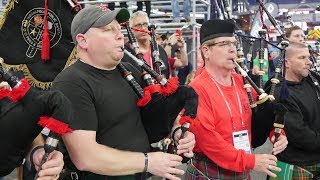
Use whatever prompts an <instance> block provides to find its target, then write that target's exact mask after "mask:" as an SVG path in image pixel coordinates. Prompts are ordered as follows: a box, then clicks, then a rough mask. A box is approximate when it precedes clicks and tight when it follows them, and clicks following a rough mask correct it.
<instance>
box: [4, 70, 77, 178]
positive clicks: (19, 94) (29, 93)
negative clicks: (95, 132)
mask: <svg viewBox="0 0 320 180" xmlns="http://www.w3.org/2000/svg"><path fill="white" fill-rule="evenodd" d="M0 77H1V78H0V79H1V81H6V82H7V83H8V84H9V85H10V87H11V88H9V89H8V88H1V89H0V119H1V120H0V128H1V130H0V142H1V143H2V146H1V150H0V151H1V152H0V176H5V175H7V174H9V173H10V172H11V171H12V170H14V169H15V168H16V167H18V166H19V165H21V163H22V161H23V158H24V157H25V155H26V154H27V152H28V151H29V149H28V148H30V147H31V143H32V142H33V140H34V139H35V138H36V137H37V136H38V135H39V133H40V132H41V131H42V129H43V128H44V127H46V128H48V129H49V130H50V134H49V136H48V138H47V140H46V143H45V145H44V149H45V155H44V157H43V162H42V164H43V163H44V162H45V161H46V158H47V157H48V155H49V154H50V153H51V152H52V151H53V150H54V149H55V147H56V145H57V143H58V141H59V137H60V136H63V135H64V134H65V133H69V132H72V130H71V129H70V128H69V127H68V120H69V119H71V118H72V115H71V112H72V111H71V104H70V102H69V100H68V99H67V98H66V97H65V96H64V95H63V94H62V93H60V92H58V91H41V90H38V89H36V88H33V87H30V85H29V84H28V81H27V80H26V79H20V78H18V77H17V76H15V75H13V73H12V72H11V71H9V70H5V69H3V68H2V65H1V66H0ZM42 164H41V166H42ZM41 166H40V167H41Z"/></svg>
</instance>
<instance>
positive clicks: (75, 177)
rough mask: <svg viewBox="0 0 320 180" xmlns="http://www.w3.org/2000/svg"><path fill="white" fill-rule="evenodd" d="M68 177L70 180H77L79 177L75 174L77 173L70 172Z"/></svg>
mask: <svg viewBox="0 0 320 180" xmlns="http://www.w3.org/2000/svg"><path fill="white" fill-rule="evenodd" d="M70 177H71V179H72V180H78V179H79V176H78V174H77V172H71V173H70Z"/></svg>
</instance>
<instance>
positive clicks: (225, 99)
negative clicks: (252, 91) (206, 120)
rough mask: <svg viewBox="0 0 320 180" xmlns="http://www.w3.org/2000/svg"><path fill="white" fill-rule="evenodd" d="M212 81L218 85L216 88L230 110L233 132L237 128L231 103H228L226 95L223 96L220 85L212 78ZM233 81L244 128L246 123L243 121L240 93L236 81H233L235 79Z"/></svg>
mask: <svg viewBox="0 0 320 180" xmlns="http://www.w3.org/2000/svg"><path fill="white" fill-rule="evenodd" d="M211 79H212V81H213V82H214V84H215V85H216V87H217V88H218V90H219V93H220V94H221V96H222V97H223V99H224V102H225V104H226V106H227V108H228V111H229V114H230V117H231V122H232V128H233V130H236V128H235V126H234V122H233V115H232V111H231V108H230V105H229V102H228V101H227V98H226V97H225V95H224V94H223V92H222V90H221V88H220V86H219V85H218V83H217V82H216V80H215V79H214V78H213V77H211ZM231 79H232V84H233V85H234V88H235V90H236V96H237V100H238V106H239V109H240V119H241V125H242V127H243V126H244V121H243V118H242V114H243V112H242V106H241V102H240V96H239V92H238V88H237V85H236V84H235V81H234V79H233V77H232V78H231Z"/></svg>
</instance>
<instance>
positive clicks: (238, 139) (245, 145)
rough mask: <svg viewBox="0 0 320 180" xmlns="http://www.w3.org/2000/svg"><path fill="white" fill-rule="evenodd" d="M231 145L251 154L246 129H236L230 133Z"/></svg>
mask: <svg viewBox="0 0 320 180" xmlns="http://www.w3.org/2000/svg"><path fill="white" fill-rule="evenodd" d="M232 138H233V146H234V147H235V148H236V149H242V150H244V151H245V152H246V153H247V154H251V153H252V152H251V145H250V141H249V133H248V130H243V131H236V132H233V133H232Z"/></svg>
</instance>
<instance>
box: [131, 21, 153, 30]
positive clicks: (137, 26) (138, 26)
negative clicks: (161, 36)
mask: <svg viewBox="0 0 320 180" xmlns="http://www.w3.org/2000/svg"><path fill="white" fill-rule="evenodd" d="M148 26H149V23H147V22H144V23H140V24H136V25H133V27H136V28H139V29H142V28H147V27H148Z"/></svg>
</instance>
